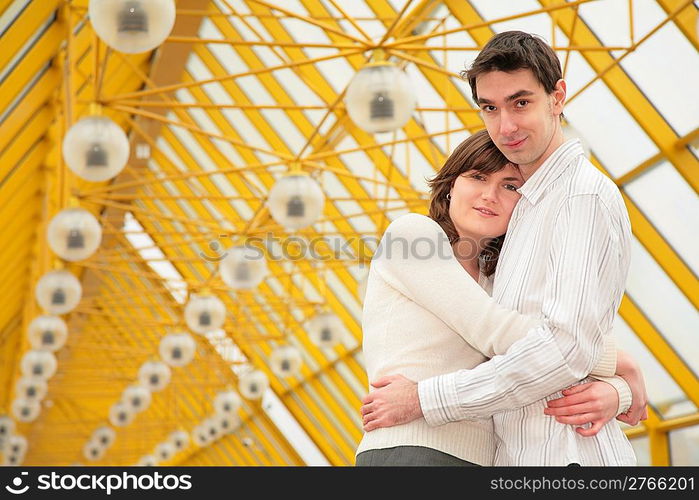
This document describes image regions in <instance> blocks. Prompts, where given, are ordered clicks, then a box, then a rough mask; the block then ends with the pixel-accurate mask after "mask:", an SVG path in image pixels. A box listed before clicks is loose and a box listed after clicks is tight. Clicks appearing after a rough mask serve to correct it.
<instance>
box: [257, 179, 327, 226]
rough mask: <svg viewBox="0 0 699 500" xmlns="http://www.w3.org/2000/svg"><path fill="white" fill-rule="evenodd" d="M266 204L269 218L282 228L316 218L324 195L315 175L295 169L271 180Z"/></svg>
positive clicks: (309, 224) (309, 223)
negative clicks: (272, 181)
mask: <svg viewBox="0 0 699 500" xmlns="http://www.w3.org/2000/svg"><path fill="white" fill-rule="evenodd" d="M267 207H268V208H269V212H270V214H271V215H272V218H274V220H275V221H277V223H278V224H280V225H281V226H282V227H284V228H285V229H287V230H294V229H301V228H304V227H308V226H311V225H312V224H314V223H315V222H316V221H317V220H318V219H319V218H320V216H321V214H322V213H323V208H324V207H325V195H324V194H323V190H322V189H321V188H320V185H319V184H318V182H317V181H316V180H315V179H313V178H312V177H311V176H310V175H308V174H307V173H306V172H304V171H302V170H296V171H294V172H291V173H289V174H287V175H285V176H283V177H282V178H281V179H279V180H278V181H277V182H275V184H274V186H272V189H270V191H269V195H268V197H267Z"/></svg>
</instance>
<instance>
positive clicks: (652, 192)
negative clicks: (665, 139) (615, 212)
mask: <svg viewBox="0 0 699 500" xmlns="http://www.w3.org/2000/svg"><path fill="white" fill-rule="evenodd" d="M624 189H625V191H626V193H627V194H628V195H629V196H630V197H631V199H632V200H633V201H634V203H635V204H636V206H638V207H639V208H640V209H641V211H642V212H643V213H644V215H645V216H646V217H647V218H648V219H649V220H650V221H651V223H652V224H653V226H654V227H655V228H656V229H657V230H658V231H659V232H660V233H661V234H662V235H663V237H664V238H665V240H666V241H667V242H668V243H669V244H670V246H671V247H672V248H673V249H674V250H675V252H676V253H677V254H678V255H679V256H680V257H681V258H682V260H683V261H684V262H685V263H686V264H687V265H688V266H689V267H690V268H691V269H692V271H694V273H695V274H696V275H699V239H698V238H697V237H696V228H697V222H698V221H699V198H697V194H696V193H695V192H694V190H693V189H692V188H691V186H690V185H689V184H687V182H686V181H685V180H684V178H683V177H682V176H681V175H680V174H679V173H678V172H677V170H676V169H675V168H674V167H673V166H672V165H671V164H670V163H668V162H667V161H664V162H662V163H661V164H660V165H658V166H657V167H654V168H652V169H649V170H647V171H646V172H645V173H644V174H643V175H641V176H639V177H637V178H636V179H634V180H633V181H632V182H630V183H629V184H627V185H626V186H624Z"/></svg>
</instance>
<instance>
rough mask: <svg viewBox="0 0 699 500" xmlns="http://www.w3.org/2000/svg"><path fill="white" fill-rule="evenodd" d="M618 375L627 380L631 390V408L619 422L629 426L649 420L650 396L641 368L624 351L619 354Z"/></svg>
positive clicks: (620, 417) (620, 416)
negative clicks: (648, 405) (648, 406)
mask: <svg viewBox="0 0 699 500" xmlns="http://www.w3.org/2000/svg"><path fill="white" fill-rule="evenodd" d="M617 375H619V376H620V377H621V378H623V379H624V380H626V383H627V384H629V388H630V389H631V406H630V407H629V410H628V411H627V412H626V413H623V414H621V415H619V416H618V417H617V420H619V421H621V422H624V423H625V424H629V425H638V423H639V422H640V421H641V420H646V419H647V418H648V408H647V406H646V405H647V404H648V394H647V393H646V383H645V381H644V380H643V374H642V373H641V367H640V366H639V365H638V363H636V361H635V360H634V359H633V358H632V357H631V356H629V355H628V354H627V353H626V352H624V351H618V352H617Z"/></svg>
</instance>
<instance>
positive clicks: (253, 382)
mask: <svg viewBox="0 0 699 500" xmlns="http://www.w3.org/2000/svg"><path fill="white" fill-rule="evenodd" d="M268 388H269V379H268V378H267V375H266V374H265V372H263V371H261V370H253V371H250V372H247V373H245V374H243V375H242V376H241V377H240V379H239V380H238V391H239V392H240V394H241V395H242V396H243V397H244V398H245V399H253V400H254V399H260V398H261V397H262V396H263V395H264V393H265V392H266V391H267V389H268Z"/></svg>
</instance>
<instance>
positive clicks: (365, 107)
mask: <svg viewBox="0 0 699 500" xmlns="http://www.w3.org/2000/svg"><path fill="white" fill-rule="evenodd" d="M415 104H416V102H415V93H414V91H413V85H412V82H411V81H410V78H409V77H408V75H407V74H406V73H405V71H403V70H402V69H400V68H399V67H398V66H396V65H395V64H393V63H390V62H387V61H381V62H376V63H371V64H368V65H366V66H364V67H363V68H362V69H360V70H359V71H358V72H357V74H356V75H354V77H353V78H352V80H351V81H350V83H349V86H348V87H347V92H346V94H345V106H346V107H347V113H348V114H349V116H350V118H351V119H352V121H353V122H354V124H355V125H357V126H358V127H359V128H361V129H362V130H365V131H366V132H369V133H375V132H390V131H392V130H396V129H398V128H400V127H402V126H403V125H405V124H406V123H407V122H408V120H409V119H410V117H411V116H412V114H413V111H414V110H415Z"/></svg>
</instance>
